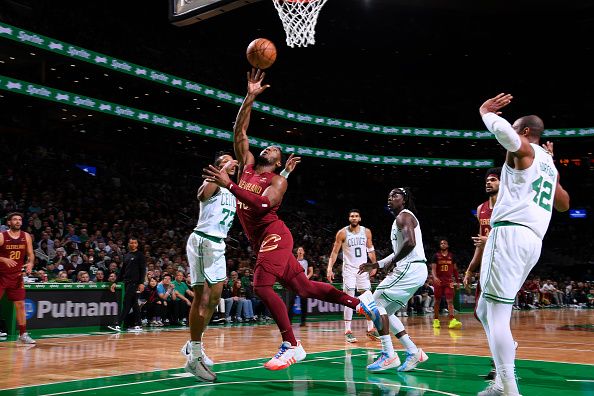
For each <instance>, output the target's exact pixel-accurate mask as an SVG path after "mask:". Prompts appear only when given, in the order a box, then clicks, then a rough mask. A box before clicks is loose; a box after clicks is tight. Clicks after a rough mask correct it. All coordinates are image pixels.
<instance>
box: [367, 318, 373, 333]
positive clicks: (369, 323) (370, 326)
mask: <svg viewBox="0 0 594 396" xmlns="http://www.w3.org/2000/svg"><path fill="white" fill-rule="evenodd" d="M374 327H375V326H374V325H373V322H372V321H371V320H368V321H367V331H371V330H373V328H374Z"/></svg>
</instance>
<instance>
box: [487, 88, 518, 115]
mask: <svg viewBox="0 0 594 396" xmlns="http://www.w3.org/2000/svg"><path fill="white" fill-rule="evenodd" d="M512 99H513V96H512V95H510V94H506V93H500V94H499V95H497V96H495V97H494V98H491V99H487V100H486V101H485V103H483V104H482V105H481V107H480V108H479V112H480V113H481V115H485V114H487V113H495V114H497V115H499V114H501V111H499V110H501V109H502V108H504V107H505V106H507V105H508V104H510V103H511V101H512Z"/></svg>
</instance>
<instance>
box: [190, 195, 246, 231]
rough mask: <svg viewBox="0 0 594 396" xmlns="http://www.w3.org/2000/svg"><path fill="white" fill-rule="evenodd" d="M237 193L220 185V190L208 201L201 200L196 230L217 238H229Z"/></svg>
mask: <svg viewBox="0 0 594 396" xmlns="http://www.w3.org/2000/svg"><path fill="white" fill-rule="evenodd" d="M235 204H236V201H235V195H233V194H231V193H230V192H229V190H227V189H226V188H223V187H219V191H218V192H217V193H216V194H214V195H213V196H212V197H210V198H209V199H207V200H206V201H201V202H200V215H199V217H198V224H197V225H196V228H194V231H200V232H203V233H205V234H207V235H210V236H213V237H217V238H227V233H228V232H229V228H231V225H232V224H233V219H234V218H235Z"/></svg>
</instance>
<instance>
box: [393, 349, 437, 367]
mask: <svg viewBox="0 0 594 396" xmlns="http://www.w3.org/2000/svg"><path fill="white" fill-rule="evenodd" d="M428 359H429V356H427V354H426V353H425V352H423V350H422V349H421V348H419V350H418V351H417V353H409V352H406V359H405V360H404V363H402V366H400V367H398V371H412V370H414V368H415V367H417V366H418V365H419V364H420V363H423V362H425V361H427V360H428Z"/></svg>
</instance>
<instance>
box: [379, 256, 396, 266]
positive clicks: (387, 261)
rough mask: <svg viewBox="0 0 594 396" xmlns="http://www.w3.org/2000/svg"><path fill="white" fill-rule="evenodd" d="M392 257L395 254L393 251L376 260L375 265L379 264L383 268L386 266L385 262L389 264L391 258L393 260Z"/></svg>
mask: <svg viewBox="0 0 594 396" xmlns="http://www.w3.org/2000/svg"><path fill="white" fill-rule="evenodd" d="M394 257H396V255H395V254H394V253H392V254H390V255H389V256H388V257H384V258H383V259H381V260H380V261H378V262H377V265H379V267H380V268H384V267H385V266H386V264H390V263H391V262H392V260H394Z"/></svg>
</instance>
